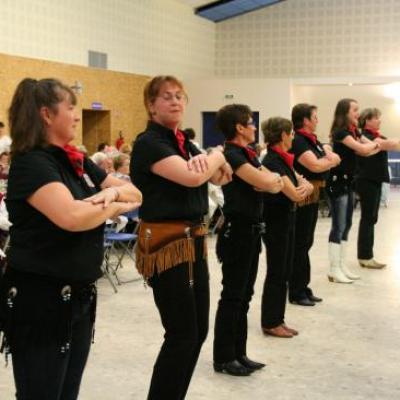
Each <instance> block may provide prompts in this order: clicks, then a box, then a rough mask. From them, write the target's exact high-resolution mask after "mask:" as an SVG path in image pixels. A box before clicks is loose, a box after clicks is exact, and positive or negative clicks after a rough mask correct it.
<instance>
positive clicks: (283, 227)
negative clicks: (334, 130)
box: [261, 117, 314, 338]
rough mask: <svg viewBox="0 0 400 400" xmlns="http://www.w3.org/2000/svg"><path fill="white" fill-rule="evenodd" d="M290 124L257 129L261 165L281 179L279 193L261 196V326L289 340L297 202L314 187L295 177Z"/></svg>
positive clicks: (281, 122) (278, 121)
mask: <svg viewBox="0 0 400 400" xmlns="http://www.w3.org/2000/svg"><path fill="white" fill-rule="evenodd" d="M292 127H293V126H292V123H291V122H290V121H289V120H287V119H285V118H279V117H275V118H270V119H268V120H267V121H264V122H263V123H262V125H261V129H262V131H263V134H264V140H265V142H266V143H267V144H268V152H267V155H266V156H265V157H264V159H263V161H262V164H263V165H264V166H265V167H266V168H268V169H269V170H270V171H273V172H277V173H279V175H280V176H281V177H282V181H283V188H282V191H281V192H280V193H277V194H271V193H265V194H264V221H265V225H266V232H265V235H264V236H263V239H264V243H265V246H266V249H267V275H266V278H265V282H264V290H263V295H262V305H261V326H262V329H263V331H264V333H265V334H266V335H271V336H276V337H281V338H291V337H293V336H294V335H297V334H298V332H297V331H296V330H295V329H293V328H289V327H288V326H287V325H286V324H285V308H286V296H287V287H288V281H289V278H290V275H291V272H292V267H293V255H294V245H295V236H294V235H295V219H296V208H297V202H299V201H303V200H304V199H305V198H306V197H307V196H309V195H310V194H311V193H312V191H313V190H314V187H313V186H312V185H311V184H310V183H309V182H308V181H307V180H306V179H304V178H302V177H301V176H300V175H298V174H297V173H296V171H295V170H294V168H293V161H294V155H293V154H290V153H288V150H290V148H291V147H292V141H293V132H292Z"/></svg>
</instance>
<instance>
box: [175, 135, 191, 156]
mask: <svg viewBox="0 0 400 400" xmlns="http://www.w3.org/2000/svg"><path fill="white" fill-rule="evenodd" d="M175 137H176V140H177V142H178V147H179V151H180V152H181V154H182V155H183V156H184V157H185V158H188V155H187V152H186V149H185V140H186V137H185V134H184V133H183V132H182V131H180V130H179V129H177V130H176V133H175Z"/></svg>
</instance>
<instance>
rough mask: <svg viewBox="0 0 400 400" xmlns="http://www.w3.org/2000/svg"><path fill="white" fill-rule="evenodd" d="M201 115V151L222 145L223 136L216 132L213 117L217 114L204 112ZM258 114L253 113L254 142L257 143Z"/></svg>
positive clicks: (256, 112)
mask: <svg viewBox="0 0 400 400" xmlns="http://www.w3.org/2000/svg"><path fill="white" fill-rule="evenodd" d="M202 115H203V149H207V148H208V147H215V146H218V145H220V144H224V141H225V138H224V135H223V134H222V133H221V132H220V131H219V130H218V128H217V125H216V122H215V116H216V115H217V113H216V112H215V111H205V112H203V113H202ZM259 119H260V116H259V112H258V111H253V121H254V124H255V126H256V128H257V130H256V141H255V143H258V139H259Z"/></svg>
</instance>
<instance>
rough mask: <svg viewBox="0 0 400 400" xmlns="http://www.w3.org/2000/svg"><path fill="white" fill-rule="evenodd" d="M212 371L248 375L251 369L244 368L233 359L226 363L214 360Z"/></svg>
mask: <svg viewBox="0 0 400 400" xmlns="http://www.w3.org/2000/svg"><path fill="white" fill-rule="evenodd" d="M214 371H215V372H221V373H226V374H228V375H233V376H249V375H250V374H251V373H252V372H253V370H252V369H250V368H246V367H245V366H244V365H242V364H241V363H240V362H239V361H237V360H233V361H229V362H226V363H216V362H214Z"/></svg>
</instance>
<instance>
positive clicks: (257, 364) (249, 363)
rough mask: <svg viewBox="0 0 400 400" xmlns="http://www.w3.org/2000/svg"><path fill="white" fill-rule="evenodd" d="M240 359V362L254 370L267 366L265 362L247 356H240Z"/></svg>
mask: <svg viewBox="0 0 400 400" xmlns="http://www.w3.org/2000/svg"><path fill="white" fill-rule="evenodd" d="M238 361H239V362H240V364H242V365H243V366H245V367H246V368H248V369H251V370H253V371H256V370H257V369H261V368H264V367H265V364H264V363H260V362H257V361H253V360H250V358H248V357H247V356H242V357H239V358H238Z"/></svg>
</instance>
